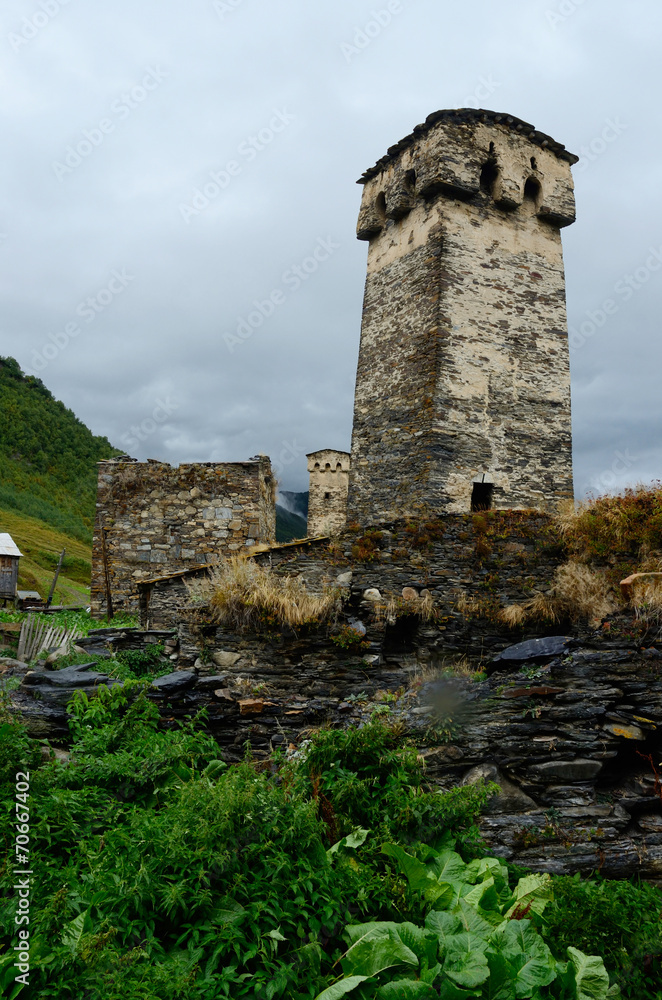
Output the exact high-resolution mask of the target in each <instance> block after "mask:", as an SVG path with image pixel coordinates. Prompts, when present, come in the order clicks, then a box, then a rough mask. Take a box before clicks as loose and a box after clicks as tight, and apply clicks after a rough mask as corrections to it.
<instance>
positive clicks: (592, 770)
mask: <svg viewBox="0 0 662 1000" xmlns="http://www.w3.org/2000/svg"><path fill="white" fill-rule="evenodd" d="M601 770H602V764H601V763H600V761H598V760H583V759H582V758H580V757H577V758H575V760H549V761H545V762H544V763H543V764H533V765H532V766H531V767H530V768H529V771H530V773H531V774H533V775H537V776H538V777H539V778H541V779H542V780H543V781H548V780H550V779H558V778H560V779H561V780H563V781H592V780H593V778H595V777H597V775H598V774H599V773H600V771H601Z"/></svg>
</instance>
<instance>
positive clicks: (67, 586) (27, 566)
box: [0, 510, 92, 604]
mask: <svg viewBox="0 0 662 1000" xmlns="http://www.w3.org/2000/svg"><path fill="white" fill-rule="evenodd" d="M3 531H7V532H9V534H10V535H11V536H12V538H13V539H14V541H15V542H16V544H17V545H18V547H19V549H20V550H21V552H22V553H23V558H22V559H21V560H20V561H19V564H18V589H19V590H36V591H37V592H38V593H40V594H41V596H42V597H43V598H44V599H45V598H46V597H47V596H48V592H49V590H50V587H51V583H52V580H53V576H54V575H55V567H56V566H57V562H58V558H59V555H60V553H61V552H62V549H65V550H66V555H65V557H64V562H63V564H62V570H61V571H60V575H59V577H58V581H57V586H56V588H55V593H54V595H53V604H84V603H86V602H87V601H89V599H90V575H91V572H92V562H91V560H92V553H91V551H90V546H89V545H88V544H86V543H85V542H80V541H78V540H77V539H75V538H72V537H71V536H70V535H64V534H62V532H60V531H56V530H55V528H52V527H51V526H50V525H48V524H44V522H43V521H38V520H36V519H35V518H33V517H26V515H25V514H19V513H17V512H16V511H10V510H0V532H3Z"/></svg>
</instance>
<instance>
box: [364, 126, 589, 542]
mask: <svg viewBox="0 0 662 1000" xmlns="http://www.w3.org/2000/svg"><path fill="white" fill-rule="evenodd" d="M431 119H432V120H431ZM431 119H428V122H427V123H426V125H425V126H419V127H417V129H416V130H415V133H414V134H413V135H412V136H409V137H407V138H406V139H405V140H403V141H402V142H401V143H398V145H397V146H396V147H393V148H392V150H391V151H390V153H389V155H388V156H387V157H385V158H384V159H383V160H382V161H380V163H378V164H377V166H376V167H375V168H373V169H372V170H371V171H368V172H367V174H366V175H364V178H362V183H364V185H365V187H364V194H363V200H362V205H361V213H360V216H359V225H358V236H359V238H360V239H366V240H369V249H368V265H367V280H366V288H365V299H364V309H363V323H362V330H361V347H360V353H359V362H358V371H357V383H356V396H355V409H354V429H353V438H352V466H351V472H350V485H349V503H348V519H349V520H350V521H352V520H356V521H358V522H359V523H361V524H363V525H366V524H371V523H379V522H382V521H388V520H394V519H396V518H399V517H408V516H409V517H410V516H414V515H417V516H428V515H430V514H435V513H436V514H438V513H441V512H442V511H444V510H446V511H448V512H461V511H468V510H470V507H471V499H472V484H473V482H474V481H475V480H478V479H480V480H481V481H482V480H483V479H484V481H485V482H486V483H488V484H490V485H491V486H492V488H493V492H492V498H491V499H492V506H493V507H495V508H497V509H498V508H528V507H536V508H538V509H551V508H552V507H553V506H555V505H556V504H557V503H558V501H559V500H561V499H565V498H567V497H571V496H572V458H571V427H570V371H569V357H568V344H567V322H566V310H565V281H564V271H563V255H562V246H561V236H560V228H561V227H562V226H565V225H569V224H570V223H571V222H573V221H574V198H573V185H572V177H571V174H570V164H571V163H573V162H575V161H576V157H574V156H573V155H572V154H570V153H567V152H566V151H565V150H564V149H563V147H562V146H560V145H559V144H558V143H554V142H553V140H550V139H549V137H545V136H542V134H541V133H536V132H535V131H534V130H533V129H532V127H531V126H529V125H526V123H522V122H518V120H517V119H512V118H510V119H507V120H506V118H505V116H496V117H495V116H493V115H491V113H488V114H482V115H481V113H479V112H472V111H463V112H442V113H439V114H438V115H437V116H431Z"/></svg>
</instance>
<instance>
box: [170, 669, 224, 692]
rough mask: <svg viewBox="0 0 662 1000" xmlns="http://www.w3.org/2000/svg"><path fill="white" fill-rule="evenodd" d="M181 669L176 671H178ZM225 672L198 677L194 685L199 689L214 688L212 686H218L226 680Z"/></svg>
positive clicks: (221, 685)
mask: <svg viewBox="0 0 662 1000" xmlns="http://www.w3.org/2000/svg"><path fill="white" fill-rule="evenodd" d="M180 672H181V671H178V673H180ZM227 679H228V675H227V674H214V676H213V677H198V679H197V681H196V685H195V686H196V687H197V688H199V689H200V690H201V691H206V690H208V689H209V690H212V691H213V690H214V688H220V687H223V686H224V685H225V683H226V682H227Z"/></svg>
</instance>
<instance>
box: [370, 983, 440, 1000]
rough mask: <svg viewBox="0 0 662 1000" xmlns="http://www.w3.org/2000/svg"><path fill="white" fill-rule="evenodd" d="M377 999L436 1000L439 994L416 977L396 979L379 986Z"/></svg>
mask: <svg viewBox="0 0 662 1000" xmlns="http://www.w3.org/2000/svg"><path fill="white" fill-rule="evenodd" d="M375 997H376V998H377V1000H438V997H439V994H438V993H437V991H436V989H435V988H434V987H433V986H428V985H427V983H422V982H420V980H417V979H396V980H394V981H393V982H392V983H386V985H385V986H380V988H379V989H378V990H377V992H376V994H375Z"/></svg>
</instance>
